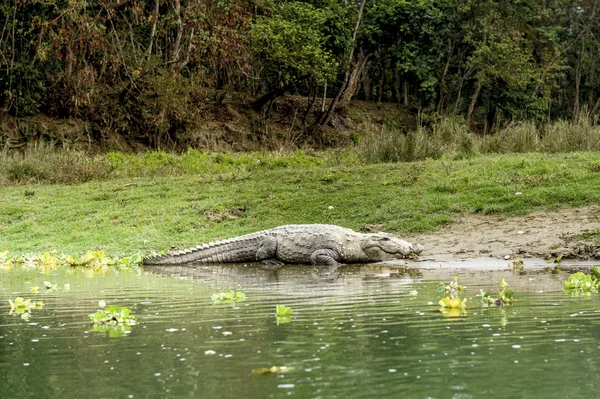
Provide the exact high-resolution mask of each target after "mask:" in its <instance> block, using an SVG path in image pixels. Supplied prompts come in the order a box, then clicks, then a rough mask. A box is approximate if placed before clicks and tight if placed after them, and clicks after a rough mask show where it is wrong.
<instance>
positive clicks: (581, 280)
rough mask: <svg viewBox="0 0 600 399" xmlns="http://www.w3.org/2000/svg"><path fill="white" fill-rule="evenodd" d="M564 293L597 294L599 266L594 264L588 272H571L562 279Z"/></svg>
mask: <svg viewBox="0 0 600 399" xmlns="http://www.w3.org/2000/svg"><path fill="white" fill-rule="evenodd" d="M563 287H564V289H565V292H566V293H569V294H571V295H573V296H589V295H591V294H597V293H598V291H599V289H600V267H598V266H594V267H592V268H591V269H590V274H586V273H583V272H577V273H573V274H571V275H570V276H569V278H568V279H566V280H565V281H563Z"/></svg>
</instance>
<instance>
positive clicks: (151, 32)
mask: <svg viewBox="0 0 600 399" xmlns="http://www.w3.org/2000/svg"><path fill="white" fill-rule="evenodd" d="M159 5H160V2H159V0H156V5H155V6H154V13H153V14H152V19H153V20H154V21H153V23H152V29H151V30H150V41H149V43H148V48H147V49H146V58H150V55H151V54H152V44H153V43H154V36H155V35H156V24H157V23H158V6H159Z"/></svg>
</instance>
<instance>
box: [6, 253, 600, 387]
mask: <svg viewBox="0 0 600 399" xmlns="http://www.w3.org/2000/svg"><path fill="white" fill-rule="evenodd" d="M408 266H414V264H410V265H404V266H396V265H393V264H392V265H386V264H376V265H367V266H342V267H339V268H312V267H306V266H291V267H288V266H286V267H283V268H279V269H276V270H266V269H264V268H261V267H259V266H257V265H247V266H243V265H228V266H208V265H192V266H186V267H176V268H173V267H166V268H165V267H163V268H161V267H153V268H149V269H147V271H148V273H143V274H141V275H137V274H126V273H121V274H118V275H117V274H111V273H110V272H109V273H107V274H106V275H105V276H103V277H98V278H94V279H88V278H86V277H85V276H84V275H83V274H73V275H69V274H66V273H64V274H59V272H57V271H54V272H53V273H54V274H52V275H51V276H41V277H40V276H38V275H37V274H23V275H18V274H10V275H9V274H0V282H1V284H0V304H2V303H4V304H5V305H4V307H0V373H2V375H3V378H2V379H0V397H2V398H21V397H37V398H51V397H52V398H54V397H59V396H60V397H61V398H81V397H99V398H100V397H106V398H129V397H134V398H140V397H143V398H145V397H149V398H154V397H156V398H183V397H190V398H215V397H218V398H239V397H244V398H246V397H247V398H259V397H284V396H289V395H291V396H296V397H302V398H317V397H322V398H335V397H338V398H339V397H352V398H363V397H364V398H373V397H390V398H391V397H410V398H413V397H416V398H425V397H435V398H450V397H463V398H465V397H473V398H478V397H482V396H493V397H544V396H545V397H561V398H562V397H594V396H595V395H596V391H597V389H598V385H599V384H600V377H599V375H600V374H599V373H598V371H599V370H598V362H599V361H600V360H598V359H600V357H599V356H598V355H599V354H600V347H599V345H598V342H599V340H600V328H599V327H600V317H599V316H600V313H599V312H598V310H597V309H598V300H599V298H600V297H599V296H592V297H590V298H584V299H581V298H572V297H570V296H566V295H564V294H563V293H562V291H561V281H562V280H563V279H564V278H565V277H566V276H565V275H552V274H547V273H545V272H543V271H531V272H528V273H527V274H525V275H520V274H518V273H513V272H511V271H509V270H500V271H498V270H495V271H489V270H487V271H486V270H458V269H450V268H441V269H427V268H422V267H408ZM417 266H419V265H417ZM456 274H458V275H459V279H460V282H461V284H463V285H465V286H466V293H467V296H469V297H470V298H471V299H470V301H469V305H468V307H469V308H468V316H467V317H461V318H444V317H443V316H442V314H441V313H440V312H439V311H438V306H437V300H438V299H439V295H438V294H437V292H436V288H437V285H438V283H440V282H445V283H447V282H448V281H451V280H452V279H453V277H454V275H456ZM501 276H504V277H505V278H506V280H507V281H508V282H509V283H510V285H511V287H512V288H513V290H514V291H515V296H516V298H517V304H515V305H514V306H512V307H506V308H495V307H490V308H482V307H481V306H480V305H479V304H478V302H477V298H476V293H477V292H478V291H479V288H484V289H497V287H498V281H499V280H500V277H501ZM40 279H41V281H42V282H43V280H45V279H49V280H50V281H52V282H53V283H56V284H58V285H59V286H63V285H64V284H66V283H69V284H70V290H69V291H68V292H67V291H64V290H56V291H52V292H43V293H40V294H38V295H39V297H40V298H41V299H42V300H43V301H44V308H43V309H42V310H39V311H37V312H36V313H35V314H33V315H32V318H31V320H29V321H24V320H21V319H20V318H19V317H15V316H11V315H9V308H8V299H9V298H13V299H14V297H15V296H16V295H20V294H23V293H28V292H29V291H30V287H31V286H33V285H39V284H40ZM230 289H234V290H243V292H245V294H246V299H245V300H244V301H243V302H239V303H232V304H227V303H222V304H214V303H213V301H212V300H211V295H212V294H214V293H215V292H218V291H222V290H230ZM411 291H417V293H418V294H417V295H412V294H411ZM100 299H103V300H105V301H106V302H107V303H108V304H115V305H118V306H126V307H128V308H131V309H132V312H133V313H134V314H135V315H136V320H137V321H138V324H137V325H135V326H134V328H132V330H131V333H130V334H127V335H126V336H123V337H119V338H112V339H111V338H109V337H107V336H105V335H103V334H100V333H96V332H93V331H91V326H90V324H89V319H88V315H89V314H90V313H93V312H94V311H96V310H97V307H98V300H100ZM278 304H282V305H286V306H289V307H291V308H292V309H293V313H292V314H291V316H292V321H291V322H289V323H284V324H280V325H277V317H276V312H275V308H276V305H278ZM0 306H2V305H0ZM272 366H276V367H290V368H291V367H293V368H294V369H293V371H290V372H286V373H275V374H269V375H255V374H252V370H256V369H260V368H271V367H272Z"/></svg>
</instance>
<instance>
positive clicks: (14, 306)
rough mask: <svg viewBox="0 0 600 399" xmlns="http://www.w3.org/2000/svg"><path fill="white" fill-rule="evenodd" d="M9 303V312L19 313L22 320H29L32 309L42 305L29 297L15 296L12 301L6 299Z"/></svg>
mask: <svg viewBox="0 0 600 399" xmlns="http://www.w3.org/2000/svg"><path fill="white" fill-rule="evenodd" d="M8 303H9V305H10V310H9V314H13V313H14V314H17V315H21V318H22V319H23V320H29V319H30V317H31V311H32V310H40V309H42V308H43V307H44V304H43V303H42V302H40V301H37V302H33V301H32V300H31V299H29V298H28V299H23V298H21V297H16V298H15V300H14V302H13V301H12V300H10V299H9V300H8Z"/></svg>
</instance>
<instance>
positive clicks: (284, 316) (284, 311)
mask: <svg viewBox="0 0 600 399" xmlns="http://www.w3.org/2000/svg"><path fill="white" fill-rule="evenodd" d="M276 308H277V325H280V324H284V323H289V322H290V321H292V311H293V310H292V308H289V307H287V306H285V305H277V306H276Z"/></svg>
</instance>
